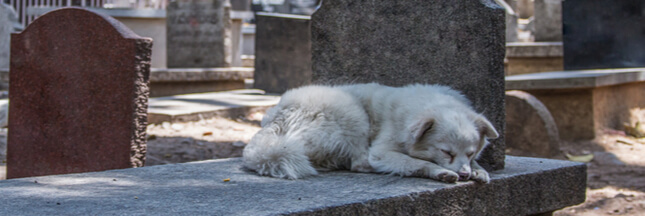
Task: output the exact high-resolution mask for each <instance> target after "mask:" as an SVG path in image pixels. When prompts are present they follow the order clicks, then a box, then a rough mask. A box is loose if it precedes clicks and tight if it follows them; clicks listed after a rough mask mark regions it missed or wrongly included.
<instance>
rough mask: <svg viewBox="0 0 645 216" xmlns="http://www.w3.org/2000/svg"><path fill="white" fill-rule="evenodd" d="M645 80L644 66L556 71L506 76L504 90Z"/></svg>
mask: <svg viewBox="0 0 645 216" xmlns="http://www.w3.org/2000/svg"><path fill="white" fill-rule="evenodd" d="M642 81H645V68H627V69H605V70H579V71H556V72H543V73H534V74H521V75H513V76H507V77H506V90H538V89H544V90H548V89H575V88H597V87H602V86H611V85H620V84H625V83H633V82H642Z"/></svg>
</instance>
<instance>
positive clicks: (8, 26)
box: [0, 2, 18, 68]
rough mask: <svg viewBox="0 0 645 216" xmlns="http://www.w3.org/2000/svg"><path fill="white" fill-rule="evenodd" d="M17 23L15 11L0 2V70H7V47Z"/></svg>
mask: <svg viewBox="0 0 645 216" xmlns="http://www.w3.org/2000/svg"><path fill="white" fill-rule="evenodd" d="M17 22H18V15H17V14H16V11H14V10H13V8H12V7H11V6H9V5H6V4H4V3H3V2H0V68H9V47H10V38H11V32H13V31H14V25H15V24H16V23H17Z"/></svg>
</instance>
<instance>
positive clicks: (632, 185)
mask: <svg viewBox="0 0 645 216" xmlns="http://www.w3.org/2000/svg"><path fill="white" fill-rule="evenodd" d="M263 114H264V113H262V112H253V113H250V114H248V115H246V116H237V117H236V118H223V117H214V118H208V119H200V120H198V121H190V122H176V123H169V122H163V123H160V124H150V125H148V129H147V132H148V135H147V136H148V152H147V160H146V166H155V165H162V164H171V163H183V162H189V161H197V160H207V159H214V158H229V157H240V156H242V150H243V148H244V146H245V145H246V143H248V141H249V140H250V139H251V137H252V136H253V135H254V134H255V133H256V132H257V131H258V130H260V121H261V119H262V116H263ZM6 135H7V129H6V128H4V129H2V130H0V140H3V141H6ZM560 150H561V152H562V153H561V154H560V155H558V156H556V157H554V158H556V159H562V160H565V159H567V156H565V153H566V154H569V157H570V158H573V159H574V160H589V159H590V158H591V155H593V158H592V159H591V161H590V162H588V163H587V164H588V178H587V181H588V182H587V199H586V202H584V203H582V204H580V205H577V206H572V207H568V208H565V209H562V210H560V211H557V212H555V214H554V215H639V214H641V213H642V212H645V158H644V157H642V156H643V155H645V138H640V139H638V138H634V137H632V136H628V135H625V133H624V132H623V131H616V130H605V131H603V133H602V135H600V136H599V137H598V138H596V139H594V140H588V141H581V142H562V143H561V149H560ZM507 153H508V154H509V155H519V156H521V155H530V154H529V153H525V152H519V151H514V150H507ZM572 156H573V157H572ZM4 166H5V164H4V160H3V161H2V163H0V170H2V171H0V179H4V168H5V167H4Z"/></svg>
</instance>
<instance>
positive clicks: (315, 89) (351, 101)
mask: <svg viewBox="0 0 645 216" xmlns="http://www.w3.org/2000/svg"><path fill="white" fill-rule="evenodd" d="M497 137H498V133H497V131H496V130H495V128H494V127H493V126H492V125H491V123H490V122H489V121H488V120H486V118H485V117H484V116H482V115H481V114H478V113H476V112H474V111H473V110H472V108H471V106H470V102H469V101H468V100H467V99H466V98H465V97H464V96H463V95H461V94H460V93H459V92H457V91H455V90H452V89H450V88H448V87H445V86H439V85H420V84H415V85H408V86H404V87H388V86H383V85H379V84H375V83H371V84H357V85H345V86H334V87H330V86H306V87H301V88H298V89H293V90H290V91H288V92H286V93H285V94H284V95H283V96H282V99H281V100H280V102H279V103H278V104H277V105H276V106H275V107H273V108H271V109H270V110H269V111H268V112H267V114H266V116H265V117H264V119H263V120H262V129H261V130H260V131H259V132H258V133H257V134H256V135H255V136H254V137H253V138H252V139H251V141H250V142H249V144H248V145H247V147H246V148H245V149H244V153H243V155H244V164H245V166H246V167H247V168H249V169H252V170H255V171H256V172H258V173H259V174H261V175H269V176H273V177H279V178H288V179H298V178H302V177H306V176H311V175H316V174H317V171H320V170H335V169H350V170H352V171H356V172H379V173H391V174H397V175H401V176H421V177H428V178H432V179H436V180H440V181H444V182H456V181H457V180H462V181H465V180H468V179H473V180H475V181H479V182H486V183H487V182H489V176H488V173H487V172H486V171H485V170H484V169H483V168H482V167H481V166H479V165H478V164H477V162H475V159H476V158H477V157H478V155H479V153H480V152H481V151H482V149H483V148H484V147H485V146H486V145H487V144H488V142H487V140H486V139H487V138H497Z"/></svg>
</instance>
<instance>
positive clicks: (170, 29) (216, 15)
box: [166, 0, 232, 68]
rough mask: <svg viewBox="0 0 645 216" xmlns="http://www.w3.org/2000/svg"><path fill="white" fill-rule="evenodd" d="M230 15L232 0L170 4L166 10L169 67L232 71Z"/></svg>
mask: <svg viewBox="0 0 645 216" xmlns="http://www.w3.org/2000/svg"><path fill="white" fill-rule="evenodd" d="M230 11H231V4H230V2H229V1H228V0H182V1H172V2H170V4H168V8H167V9H166V14H167V18H166V25H167V26H166V27H167V29H166V40H167V42H166V43H167V50H168V56H167V61H168V67H169V68H208V67H230V66H231V62H232V53H231V52H232V51H231V50H232V49H231V46H232V40H231V34H232V33H231V19H230V17H231V12H230Z"/></svg>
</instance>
